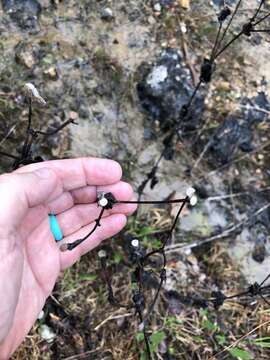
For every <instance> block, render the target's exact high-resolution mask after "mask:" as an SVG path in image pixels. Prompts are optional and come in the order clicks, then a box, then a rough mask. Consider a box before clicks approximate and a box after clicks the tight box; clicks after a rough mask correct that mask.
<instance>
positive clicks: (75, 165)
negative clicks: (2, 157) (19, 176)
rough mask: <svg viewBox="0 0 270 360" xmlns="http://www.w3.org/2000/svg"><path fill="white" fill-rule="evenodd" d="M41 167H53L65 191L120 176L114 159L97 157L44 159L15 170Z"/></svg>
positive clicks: (106, 182) (115, 178)
mask: <svg viewBox="0 0 270 360" xmlns="http://www.w3.org/2000/svg"><path fill="white" fill-rule="evenodd" d="M43 167H47V168H50V169H53V170H54V171H55V172H56V174H57V176H58V177H59V179H60V180H61V182H62V184H63V187H64V189H65V191H70V190H73V189H78V188H81V187H83V186H87V185H110V184H114V183H116V182H117V181H119V180H120V179H121V177H122V169H121V166H120V165H119V164H118V163H117V162H116V161H113V160H108V159H97V158H79V159H67V160H52V161H45V162H42V163H37V164H31V165H27V166H24V167H22V168H20V169H18V170H17V171H16V172H17V173H22V172H31V171H33V170H37V169H41V168H43Z"/></svg>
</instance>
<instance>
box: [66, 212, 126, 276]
mask: <svg viewBox="0 0 270 360" xmlns="http://www.w3.org/2000/svg"><path fill="white" fill-rule="evenodd" d="M94 225H95V224H94V223H92V224H89V225H87V226H85V227H84V228H82V229H80V230H78V231H77V232H75V233H74V234H73V235H70V236H67V237H66V238H65V239H64V242H67V243H72V242H74V241H75V240H77V239H80V238H82V237H84V236H85V235H87V234H88V233H89V232H90V231H91V230H92V229H93V227H94ZM125 225H126V217H125V216H124V215H122V214H115V215H111V216H108V217H106V218H104V219H102V220H101V226H100V227H98V228H97V230H96V231H95V232H94V233H93V234H92V235H91V236H90V237H89V238H88V239H87V240H85V241H84V242H83V243H82V244H81V245H79V246H78V247H76V248H75V249H74V250H72V251H66V252H63V253H61V254H60V262H61V269H62V270H64V269H66V268H67V267H69V266H71V265H73V264H74V263H75V262H76V261H77V260H79V259H80V257H81V256H82V255H84V254H86V253H87V252H88V251H90V250H92V249H94V248H95V247H97V246H98V245H99V244H100V243H101V241H103V240H105V239H107V238H110V237H112V236H114V235H115V234H117V233H118V232H119V231H121V230H122V229H123V227H124V226H125Z"/></svg>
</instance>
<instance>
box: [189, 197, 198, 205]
mask: <svg viewBox="0 0 270 360" xmlns="http://www.w3.org/2000/svg"><path fill="white" fill-rule="evenodd" d="M197 202H198V198H197V196H196V195H193V196H192V197H191V198H190V200H189V203H190V205H191V206H195V205H196V204H197Z"/></svg>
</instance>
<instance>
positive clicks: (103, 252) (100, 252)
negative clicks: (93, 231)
mask: <svg viewBox="0 0 270 360" xmlns="http://www.w3.org/2000/svg"><path fill="white" fill-rule="evenodd" d="M106 256H107V253H106V251H105V250H99V252H98V257H99V258H100V259H102V258H105V257H106Z"/></svg>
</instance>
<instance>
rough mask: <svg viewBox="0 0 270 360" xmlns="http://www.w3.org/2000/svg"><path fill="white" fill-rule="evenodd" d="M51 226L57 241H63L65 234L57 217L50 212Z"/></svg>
mask: <svg viewBox="0 0 270 360" xmlns="http://www.w3.org/2000/svg"><path fill="white" fill-rule="evenodd" d="M49 221H50V228H51V232H52V234H53V236H54V239H55V241H61V240H62V239H63V234H62V231H61V229H60V226H59V224H58V221H57V218H56V216H55V215H53V214H49Z"/></svg>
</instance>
